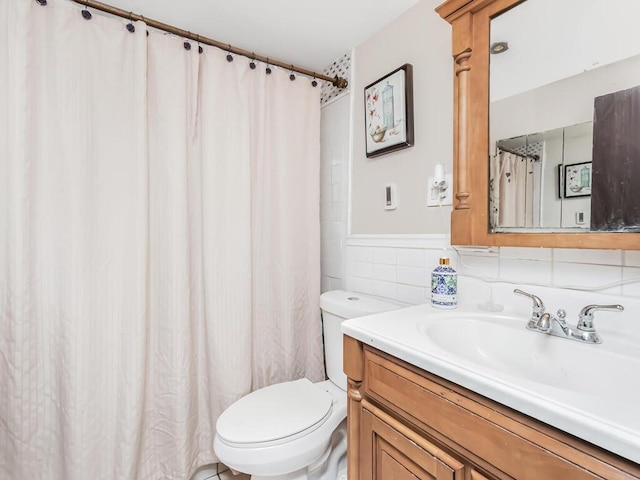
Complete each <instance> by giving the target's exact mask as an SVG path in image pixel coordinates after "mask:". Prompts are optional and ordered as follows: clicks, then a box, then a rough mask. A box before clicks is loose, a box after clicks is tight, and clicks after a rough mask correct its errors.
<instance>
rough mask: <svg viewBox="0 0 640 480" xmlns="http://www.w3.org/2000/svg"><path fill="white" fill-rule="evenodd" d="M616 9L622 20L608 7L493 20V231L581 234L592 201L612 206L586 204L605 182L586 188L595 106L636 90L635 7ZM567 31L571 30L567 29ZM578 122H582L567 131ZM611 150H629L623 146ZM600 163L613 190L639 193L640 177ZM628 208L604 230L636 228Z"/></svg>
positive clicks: (595, 0)
mask: <svg viewBox="0 0 640 480" xmlns="http://www.w3.org/2000/svg"><path fill="white" fill-rule="evenodd" d="M616 3H617V4H619V5H618V6H619V7H622V8H624V9H625V11H626V12H627V13H626V14H625V15H624V16H623V17H622V18H621V17H620V15H619V14H617V13H616V12H614V11H613V10H612V9H611V8H610V6H611V1H610V0H591V1H590V2H589V3H588V4H585V3H584V1H582V0H563V1H562V2H557V1H555V0H527V1H526V2H524V3H522V4H520V5H518V6H517V7H516V8H512V9H510V10H508V11H506V12H504V13H502V14H500V15H498V16H497V17H495V18H492V19H491V25H490V31H491V33H490V50H489V52H490V58H489V72H490V74H489V85H490V95H489V101H490V107H489V112H490V117H489V136H490V138H489V146H490V160H489V161H490V180H489V197H490V199H489V219H490V224H489V226H490V229H491V231H493V232H519V231H545V232H548V231H558V230H562V229H569V230H570V231H587V232H588V231H590V230H591V228H592V227H595V225H594V226H592V225H591V207H592V201H593V202H594V203H597V204H601V203H603V202H605V201H607V200H609V199H610V197H611V196H610V195H605V196H600V198H597V197H596V196H593V197H592V191H591V182H592V181H595V182H596V183H598V182H600V181H601V180H602V178H601V177H599V176H596V177H595V178H593V179H592V151H593V147H594V145H593V127H594V124H593V122H592V120H593V117H594V104H595V99H596V98H598V97H602V96H606V95H608V94H613V93H615V92H620V91H623V90H627V89H631V88H633V87H635V86H637V85H638V84H640V35H638V33H637V31H638V28H637V26H636V25H635V20H634V19H635V18H638V16H639V15H640V2H637V1H636V0H616ZM607 4H608V5H607ZM551 11H554V15H553V16H551V15H549V12H551ZM569 23H571V24H572V25H574V26H577V28H567V25H568V24H569ZM630 101H631V102H633V99H632V97H630ZM578 122H584V123H580V124H579V125H572V124H573V123H578ZM566 125H569V126H566ZM600 128H602V127H600ZM629 130H630V129H629ZM529 132H532V133H529ZM533 132H541V133H533ZM627 135H630V136H637V133H636V131H634V132H632V131H628V132H627ZM618 141H619V142H622V143H623V144H625V145H627V144H629V140H628V139H626V138H624V137H620V138H618ZM600 161H601V162H605V165H606V168H607V169H609V170H610V171H614V170H618V174H619V175H621V177H620V178H617V179H615V181H616V183H618V184H620V185H622V184H623V183H624V182H625V181H629V182H631V183H635V184H637V185H640V177H638V178H635V179H634V178H629V177H628V173H629V172H628V170H624V171H619V170H622V169H614V168H613V167H612V166H611V164H612V163H613V162H615V161H620V160H619V159H616V158H615V157H613V156H611V155H610V154H609V153H608V152H605V158H603V159H600ZM638 161H640V157H639V158H638ZM577 176H579V178H578V177H577ZM597 206H598V205H594V207H597ZM636 208H638V207H636ZM632 209H633V204H632V203H631V204H629V202H625V204H623V205H621V206H620V208H618V209H617V210H616V211H612V212H611V214H612V215H613V218H611V219H610V220H611V221H610V222H609V224H608V225H607V226H606V227H605V228H606V229H607V230H626V231H634V230H636V231H637V230H638V229H640V216H638V217H637V218H636V216H635V215H632V217H633V218H632V221H633V222H634V223H632V224H626V223H625V222H626V219H628V217H629V213H633V211H632ZM594 229H595V228H594ZM599 230H602V229H601V228H599Z"/></svg>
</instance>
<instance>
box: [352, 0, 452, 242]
mask: <svg viewBox="0 0 640 480" xmlns="http://www.w3.org/2000/svg"><path fill="white" fill-rule="evenodd" d="M439 3H441V1H440V0H422V1H421V2H419V3H418V4H417V5H416V6H415V7H413V8H412V9H410V10H409V11H408V12H406V13H405V14H404V15H402V16H401V17H399V18H398V19H396V20H395V21H393V22H392V23H391V24H389V25H388V26H387V27H385V28H384V29H383V30H381V31H380V32H379V33H378V34H376V35H375V36H374V37H372V38H371V39H369V40H368V41H366V42H365V43H364V44H362V45H360V46H358V47H357V48H356V50H355V55H354V57H353V75H354V77H353V88H352V89H351V94H352V95H353V96H354V101H353V104H354V110H353V112H352V115H353V134H354V138H353V166H352V171H353V177H352V192H351V198H352V202H351V208H352V211H351V215H352V221H351V232H352V233H355V234H371V233H390V234H399V233H405V234H408V233H442V229H441V224H440V221H439V213H438V212H436V211H435V210H437V208H438V207H427V206H426V201H427V182H428V177H429V176H432V175H433V170H434V167H433V166H434V164H436V163H444V164H445V165H446V168H447V171H448V172H449V173H450V172H451V166H452V156H453V131H452V128H451V125H452V123H453V112H452V110H453V109H452V105H453V80H452V75H453V73H452V72H453V67H452V59H451V28H450V26H449V24H448V23H446V22H445V21H443V20H442V19H441V18H440V17H439V16H438V15H437V13H436V12H435V11H434V8H435V7H436V6H437V5H438V4H439ZM405 63H410V64H412V65H413V82H414V87H413V92H414V112H415V121H414V131H415V145H414V146H413V147H409V148H406V149H404V150H400V151H397V152H393V153H390V154H386V155H382V156H379V157H376V158H371V159H368V158H367V157H366V151H365V112H364V94H363V91H364V87H365V86H367V85H369V84H370V83H373V82H375V81H376V80H378V79H379V78H381V77H383V76H384V75H386V74H388V73H389V72H392V71H393V70H395V69H396V68H398V67H400V66H401V65H404V64H405ZM387 183H395V184H396V185H397V188H398V208H397V209H396V210H384V199H385V197H384V186H385V184H387ZM448 211H450V208H448ZM447 216H448V214H447Z"/></svg>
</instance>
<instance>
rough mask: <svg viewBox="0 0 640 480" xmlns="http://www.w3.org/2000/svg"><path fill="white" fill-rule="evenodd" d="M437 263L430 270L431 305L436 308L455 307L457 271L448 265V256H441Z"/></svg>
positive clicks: (456, 304) (456, 303)
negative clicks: (431, 270)
mask: <svg viewBox="0 0 640 480" xmlns="http://www.w3.org/2000/svg"><path fill="white" fill-rule="evenodd" d="M439 263H440V265H438V266H437V267H436V268H435V269H434V270H433V272H431V305H433V306H434V307H436V308H456V307H457V306H458V273H457V272H456V271H455V270H454V269H453V267H451V266H450V265H449V258H447V257H441V258H440V262H439Z"/></svg>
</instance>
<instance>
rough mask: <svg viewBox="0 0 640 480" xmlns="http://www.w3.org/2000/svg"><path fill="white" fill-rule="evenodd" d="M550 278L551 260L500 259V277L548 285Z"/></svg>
mask: <svg viewBox="0 0 640 480" xmlns="http://www.w3.org/2000/svg"><path fill="white" fill-rule="evenodd" d="M551 278H552V266H551V262H540V261H536V260H512V259H507V258H501V259H500V279H501V280H505V281H508V282H516V283H534V284H542V285H549V284H551Z"/></svg>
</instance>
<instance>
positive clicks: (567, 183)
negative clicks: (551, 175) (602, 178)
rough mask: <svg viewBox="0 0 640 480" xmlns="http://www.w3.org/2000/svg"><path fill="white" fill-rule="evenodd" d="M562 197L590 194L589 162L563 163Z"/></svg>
mask: <svg viewBox="0 0 640 480" xmlns="http://www.w3.org/2000/svg"><path fill="white" fill-rule="evenodd" d="M562 179H563V180H562V181H563V188H562V197H563V198H572V197H588V196H589V195H591V162H584V163H574V164H572V165H564V167H563V170H562Z"/></svg>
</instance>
